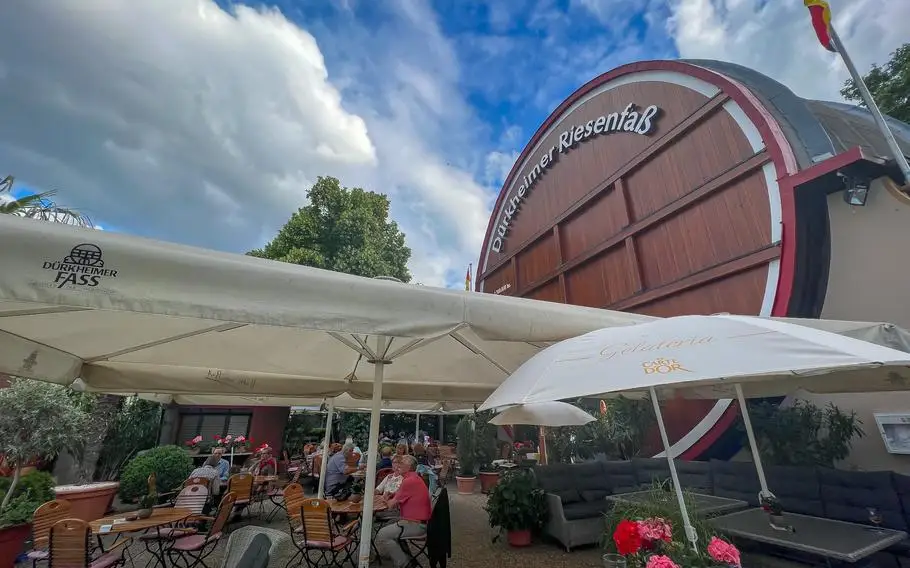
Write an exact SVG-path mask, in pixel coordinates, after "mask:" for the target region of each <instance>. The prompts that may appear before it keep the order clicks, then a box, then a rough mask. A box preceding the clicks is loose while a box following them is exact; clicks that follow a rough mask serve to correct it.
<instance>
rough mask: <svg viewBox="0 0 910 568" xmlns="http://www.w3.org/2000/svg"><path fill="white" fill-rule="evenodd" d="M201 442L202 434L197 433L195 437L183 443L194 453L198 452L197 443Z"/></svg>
mask: <svg viewBox="0 0 910 568" xmlns="http://www.w3.org/2000/svg"><path fill="white" fill-rule="evenodd" d="M201 443H202V436H199V435H197V436H196V437H195V438H192V439H190V440H187V441H186V442H184V445H185V446H186V447H187V449H188V450H189V451H190V454H193V455H196V454H198V453H199V445H200V444H201Z"/></svg>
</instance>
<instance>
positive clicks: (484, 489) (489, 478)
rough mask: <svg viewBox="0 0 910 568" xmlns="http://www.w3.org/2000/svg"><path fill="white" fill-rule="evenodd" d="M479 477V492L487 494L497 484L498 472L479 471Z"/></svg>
mask: <svg viewBox="0 0 910 568" xmlns="http://www.w3.org/2000/svg"><path fill="white" fill-rule="evenodd" d="M478 477H480V492H481V493H489V492H490V491H492V490H493V488H494V487H496V484H497V483H499V472H498V471H481V472H480V474H478Z"/></svg>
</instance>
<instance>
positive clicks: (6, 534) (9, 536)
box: [0, 524, 32, 566]
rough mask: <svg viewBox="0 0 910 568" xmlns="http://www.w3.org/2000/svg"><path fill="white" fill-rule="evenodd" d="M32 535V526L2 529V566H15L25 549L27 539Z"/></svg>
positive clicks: (0, 552) (0, 532)
mask: <svg viewBox="0 0 910 568" xmlns="http://www.w3.org/2000/svg"><path fill="white" fill-rule="evenodd" d="M31 533H32V526H31V525H28V524H26V525H16V526H14V527H6V528H5V529H0V566H15V565H16V558H17V557H18V556H19V555H20V554H21V553H22V549H23V548H24V547H25V539H27V538H28V535H30V534H31Z"/></svg>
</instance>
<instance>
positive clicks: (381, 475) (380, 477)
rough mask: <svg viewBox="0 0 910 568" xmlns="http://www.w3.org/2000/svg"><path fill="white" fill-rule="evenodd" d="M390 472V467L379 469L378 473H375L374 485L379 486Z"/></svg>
mask: <svg viewBox="0 0 910 568" xmlns="http://www.w3.org/2000/svg"><path fill="white" fill-rule="evenodd" d="M392 471H393V470H392V468H390V467H384V468H382V469H380V470H379V471H377V472H376V485H379V484H380V483H382V480H383V479H385V478H386V477H388V476H390V475H392Z"/></svg>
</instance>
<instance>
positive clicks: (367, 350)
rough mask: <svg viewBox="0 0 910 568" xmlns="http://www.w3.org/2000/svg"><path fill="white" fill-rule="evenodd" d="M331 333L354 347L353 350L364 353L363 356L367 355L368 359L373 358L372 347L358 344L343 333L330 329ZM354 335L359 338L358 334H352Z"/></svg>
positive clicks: (350, 346)
mask: <svg viewBox="0 0 910 568" xmlns="http://www.w3.org/2000/svg"><path fill="white" fill-rule="evenodd" d="M329 335H331V336H332V337H334V338H335V339H337V340H338V341H340V342H342V343H344V344H345V345H346V346H348V347H349V348H351V349H353V350H354V351H356V352H357V353H360V354H361V355H363V356H364V357H366V358H367V359H371V358H372V357H373V352H372V351H371V350H370V348H369V347H367V346H366V345H363V346H361V345H357V344H356V343H354V342H353V341H351V340H350V339H348V338H347V337H345V336H343V335H341V334H340V333H338V332H337V331H330V332H329ZM352 337H354V339H357V337H356V336H352ZM358 343H359V342H358Z"/></svg>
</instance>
